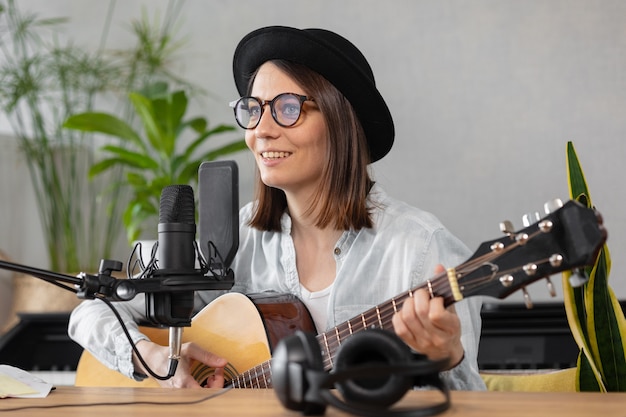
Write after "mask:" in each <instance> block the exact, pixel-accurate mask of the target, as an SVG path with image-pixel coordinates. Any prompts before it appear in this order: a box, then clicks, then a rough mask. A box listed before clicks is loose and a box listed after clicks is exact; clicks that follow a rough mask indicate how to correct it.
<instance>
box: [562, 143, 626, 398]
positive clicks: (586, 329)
mask: <svg viewBox="0 0 626 417" xmlns="http://www.w3.org/2000/svg"><path fill="white" fill-rule="evenodd" d="M567 172H568V185H569V191H570V197H571V198H572V199H576V200H577V201H579V202H581V203H582V204H584V205H586V206H587V207H593V205H592V202H591V197H590V194H589V189H588V187H587V182H586V180H585V176H584V173H583V170H582V168H581V166H580V162H579V160H578V157H577V155H576V151H575V149H574V146H573V144H572V142H568V144H567ZM610 270H611V257H610V254H609V250H608V246H607V245H606V244H605V245H604V246H603V248H602V249H601V250H600V253H599V254H598V258H597V260H596V262H595V264H594V266H593V267H591V268H587V269H586V273H587V275H588V276H589V280H588V282H587V283H586V284H585V285H584V286H582V287H578V288H574V287H572V286H571V285H570V283H569V277H570V276H571V273H569V272H568V273H564V274H563V289H564V301H565V309H566V313H567V318H568V322H569V324H570V328H571V331H572V335H573V336H574V339H575V340H576V343H577V344H578V346H579V348H580V354H579V358H578V363H577V368H578V369H577V379H578V381H577V388H578V389H579V390H580V391H626V346H625V344H626V318H625V317H624V313H623V311H622V309H621V306H620V304H619V302H618V300H617V298H616V297H615V294H614V293H613V291H612V289H611V288H610V286H609V284H608V278H609V274H610Z"/></svg>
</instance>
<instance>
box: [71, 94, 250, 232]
mask: <svg viewBox="0 0 626 417" xmlns="http://www.w3.org/2000/svg"><path fill="white" fill-rule="evenodd" d="M129 100H130V102H131V103H132V106H133V108H134V111H135V114H136V116H137V118H138V119H139V121H140V122H141V126H142V132H139V131H137V130H135V129H134V128H133V127H132V126H130V125H129V124H127V123H126V122H125V121H123V120H121V119H120V118H118V117H116V116H115V115H113V114H109V113H102V112H85V113H82V114H76V115H72V116H70V117H69V118H68V119H67V120H66V122H65V124H64V126H65V127H66V128H68V129H73V130H79V131H82V132H97V133H101V134H104V135H108V136H111V137H114V138H116V139H117V143H115V144H113V143H110V144H107V145H104V146H103V147H102V148H101V150H102V151H103V152H104V153H105V154H106V155H107V157H106V158H104V159H103V160H101V161H100V162H98V163H96V164H95V165H93V166H92V167H91V169H90V171H89V175H90V176H91V177H95V176H97V175H99V174H101V173H103V172H105V171H107V170H109V169H112V168H114V167H120V166H121V167H123V168H124V170H125V172H126V175H125V177H124V178H123V179H122V180H121V181H120V182H119V183H118V184H117V185H118V186H120V187H129V188H130V189H131V190H132V191H131V197H130V202H129V203H128V205H127V206H126V208H125V210H124V216H123V219H124V225H125V226H126V231H127V238H128V240H129V242H132V241H134V240H137V239H138V238H140V237H141V233H142V224H143V223H144V222H145V221H146V220H149V219H152V218H153V217H155V216H156V215H157V214H158V208H159V200H160V195H161V191H162V189H163V187H165V186H167V185H173V184H190V183H193V182H195V181H197V174H198V168H199V167H200V164H201V163H202V162H204V161H211V160H214V159H216V158H219V157H222V156H225V155H229V154H232V153H234V152H238V151H240V150H243V149H245V148H246V144H245V141H244V140H243V139H237V140H234V141H232V142H229V143H226V144H225V145H221V146H218V147H213V148H212V149H208V150H207V149H206V148H205V147H204V145H205V144H206V143H207V141H208V140H209V139H211V138H213V137H214V136H215V135H219V134H221V133H225V132H230V131H233V130H235V127H234V126H232V125H226V124H220V125H217V126H215V127H209V123H208V121H207V119H206V118H204V117H194V118H189V119H185V114H186V112H187V105H188V99H187V94H186V93H185V91H184V90H177V91H173V92H170V91H169V88H168V85H167V84H166V83H163V82H159V83H155V84H154V85H152V86H150V87H149V88H147V89H144V90H142V91H137V92H132V93H130V94H129ZM142 133H143V134H142ZM185 133H191V137H190V138H189V143H188V144H184V143H183V142H182V139H183V134H185Z"/></svg>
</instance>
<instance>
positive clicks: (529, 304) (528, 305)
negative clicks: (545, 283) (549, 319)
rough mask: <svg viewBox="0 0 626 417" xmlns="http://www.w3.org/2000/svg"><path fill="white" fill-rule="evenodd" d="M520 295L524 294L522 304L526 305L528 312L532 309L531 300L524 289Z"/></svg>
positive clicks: (524, 288)
mask: <svg viewBox="0 0 626 417" xmlns="http://www.w3.org/2000/svg"><path fill="white" fill-rule="evenodd" d="M522 293H524V304H526V308H527V309H529V310H530V309H531V308H533V300H531V299H530V295H529V294H528V291H527V290H526V287H523V288H522Z"/></svg>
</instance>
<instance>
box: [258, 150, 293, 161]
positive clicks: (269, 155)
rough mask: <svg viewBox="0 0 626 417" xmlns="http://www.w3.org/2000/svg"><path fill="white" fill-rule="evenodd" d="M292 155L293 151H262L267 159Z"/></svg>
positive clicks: (262, 154)
mask: <svg viewBox="0 0 626 417" xmlns="http://www.w3.org/2000/svg"><path fill="white" fill-rule="evenodd" d="M289 155H291V152H261V156H262V157H263V158H267V159H279V158H285V157H286V156H289Z"/></svg>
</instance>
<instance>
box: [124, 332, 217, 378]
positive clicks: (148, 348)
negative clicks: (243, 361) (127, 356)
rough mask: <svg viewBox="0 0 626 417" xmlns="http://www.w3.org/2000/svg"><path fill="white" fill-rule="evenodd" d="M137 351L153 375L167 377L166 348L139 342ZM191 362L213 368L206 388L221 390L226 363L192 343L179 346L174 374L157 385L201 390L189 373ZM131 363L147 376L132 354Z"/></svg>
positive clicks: (147, 342)
mask: <svg viewBox="0 0 626 417" xmlns="http://www.w3.org/2000/svg"><path fill="white" fill-rule="evenodd" d="M137 350H138V351H139V353H140V354H141V356H142V357H143V359H144V361H145V362H146V364H147V365H148V366H149V367H150V369H152V371H153V372H154V373H156V374H157V375H163V376H165V375H167V372H168V368H169V354H170V349H169V347H168V346H161V345H158V344H156V343H153V342H151V341H149V340H140V341H139V342H137ZM193 360H196V361H198V362H201V363H203V364H205V365H207V366H209V367H211V368H215V373H214V375H213V376H212V377H211V378H209V380H207V383H206V387H207V388H221V387H223V386H224V367H225V366H226V364H227V363H228V362H227V361H226V359H224V358H222V357H219V356H217V355H215V354H213V353H211V352H207V351H206V350H204V349H202V348H201V347H200V346H199V345H197V344H195V343H193V342H190V343H184V344H183V345H182V346H181V348H180V359H179V361H178V367H177V368H176V373H175V374H174V376H173V377H171V378H170V379H167V380H164V381H163V380H157V382H158V383H159V385H160V386H162V387H166V388H201V385H200V384H199V383H198V381H196V380H195V379H194V378H193V376H191V373H190V364H191V362H192V361H193ZM133 362H134V364H135V369H137V370H138V371H141V372H142V373H144V374H146V375H149V373H148V372H147V370H146V369H145V368H144V367H143V365H142V364H141V362H140V361H139V359H138V358H137V357H136V355H135V353H134V352H133Z"/></svg>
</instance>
